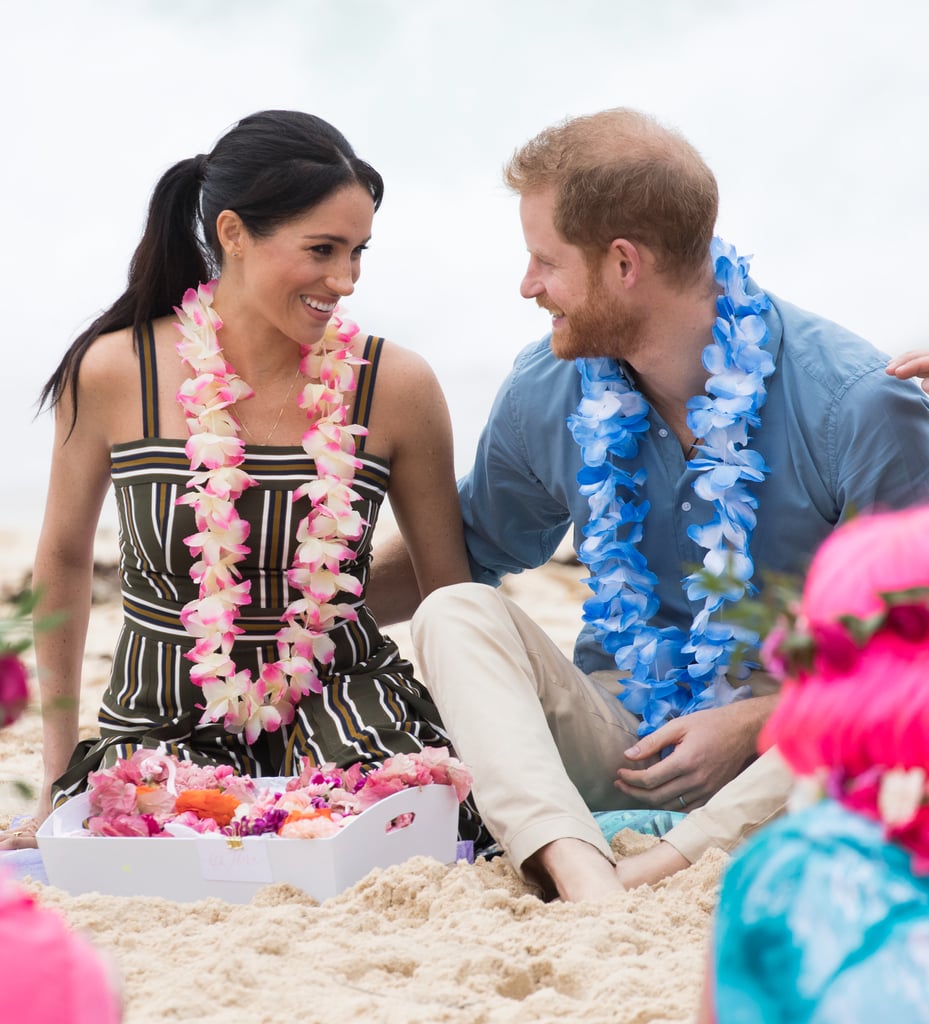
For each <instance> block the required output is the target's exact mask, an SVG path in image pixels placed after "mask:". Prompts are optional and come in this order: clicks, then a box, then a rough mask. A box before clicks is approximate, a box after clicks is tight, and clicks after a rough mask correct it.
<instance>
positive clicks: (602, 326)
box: [369, 109, 929, 899]
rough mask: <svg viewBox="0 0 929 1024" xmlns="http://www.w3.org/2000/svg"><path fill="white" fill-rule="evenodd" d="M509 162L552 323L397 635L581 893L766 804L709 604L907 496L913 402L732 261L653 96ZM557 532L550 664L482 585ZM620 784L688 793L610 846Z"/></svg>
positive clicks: (386, 563) (754, 682)
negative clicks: (578, 594) (568, 592)
mask: <svg viewBox="0 0 929 1024" xmlns="http://www.w3.org/2000/svg"><path fill="white" fill-rule="evenodd" d="M506 181H507V184H508V185H509V186H510V187H511V188H512V189H513V190H514V191H515V192H516V193H517V194H518V195H519V197H520V217H521V220H522V227H523V233H524V236H525V239H526V245H527V249H528V251H529V266H528V269H527V271H526V275H525V277H524V279H523V282H522V286H521V292H522V295H523V296H524V297H525V298H530V299H535V300H536V302H537V303H538V304H539V305H540V306H541V307H542V308H544V309H546V310H548V311H549V312H550V313H551V314H552V321H551V333H550V334H549V335H548V336H546V337H545V338H544V339H542V340H541V341H540V342H538V343H536V344H534V345H530V346H529V347H528V348H526V349H524V350H523V351H522V352H521V353H520V354H519V355H518V356H517V359H516V362H515V364H514V368H513V370H512V372H511V373H510V375H509V377H508V378H507V380H506V381H505V382H504V384H503V387H502V388H501V390H500V392H499V394H498V396H497V399H496V402H495V405H494V408H493V411H492V413H491V416H490V419H489V422H488V424H487V426H486V427H485V430H484V432H483V434H482V437H481V440H480V443H479V446H478V451H477V456H476V460H475V464H474V467H473V468H472V470H471V472H470V473H469V474H468V475H467V476H466V477H464V478H463V479H462V480H461V481H460V482H459V493H460V499H461V507H462V513H463V518H464V524H465V536H466V541H467V545H468V551H469V556H470V559H471V568H472V574H473V578H474V581H475V582H473V583H467V584H459V585H457V586H454V587H449V588H446V589H444V590H440V591H437V592H435V593H433V594H431V595H430V596H429V597H428V598H426V600H425V601H423V602H422V604H421V605H420V606H419V609H418V611H417V612H416V615H415V617H414V619H413V626H412V629H413V642H414V646H415V649H416V655H417V661H418V665H419V667H420V670H421V672H422V675H423V678H424V680H425V682H426V684H427V686H428V688H429V690H430V691H431V694H432V696H433V698H434V699H435V701H436V704H437V705H438V707H439V709H440V712H441V714H442V718H443V721H444V723H445V726H446V728H447V729H448V731H449V734H450V735H451V737H452V740H453V743H454V746H455V749H456V752H457V754H458V756H459V757H461V758H462V759H463V760H464V761H465V762H466V763H467V764H468V765H469V767H470V768H471V770H472V772H473V775H474V793H475V797H476V800H477V803H478V806H479V808H480V810H481V813H482V815H483V816H484V819H485V821H486V823H487V825H488V827H489V828H490V830H491V832H492V833H493V834H494V836H495V837H496V838H497V840H498V842H499V843H500V844H501V846H502V847H503V849H504V850H505V851H506V852H507V853H508V854H509V856H510V857H511V859H512V860H513V862H514V864H515V865H516V866H517V868H518V869H519V870H521V871H522V872H523V873H524V874H525V875H526V876H528V877H530V878H534V879H536V880H538V881H539V882H540V883H541V884H542V886H543V887H544V888H545V889H546V890H547V891H548V892H550V893H551V894H553V895H554V894H557V895H558V896H560V897H561V898H563V899H601V898H604V897H606V896H608V895H609V894H610V893H611V892H614V891H616V890H619V889H621V888H623V887H625V886H630V885H635V884H639V883H641V882H651V881H655V880H657V879H658V878H661V877H663V876H665V875H667V874H670V873H671V872H673V871H676V870H678V869H679V868H681V867H684V866H686V865H688V864H689V863H692V862H693V861H694V860H696V859H697V858H698V857H699V856H700V855H701V854H702V853H703V852H704V851H705V850H706V849H708V848H710V847H713V846H716V847H720V848H722V849H725V850H728V849H731V848H732V847H733V846H734V845H735V844H736V843H737V842H738V841H739V840H740V839H741V838H742V837H744V836H745V835H746V834H747V833H748V832H750V831H751V830H753V829H754V828H756V827H757V826H758V825H760V824H762V823H763V822H765V821H767V820H768V819H769V818H771V817H773V816H775V815H776V814H778V813H780V811H781V810H782V809H783V808H784V805H785V802H786V797H787V793H788V790H789V787H790V777H789V774H788V772H787V770H786V768H785V767H784V766H783V764H782V763H781V762H780V759H779V758H778V756H777V754H776V752H775V751H770V752H769V753H767V754H766V755H764V756H763V757H762V758H757V759H756V752H757V751H756V740H757V736H758V733H759V730H760V729H761V727H762V725H763V724H764V722H765V720H766V719H767V717H768V715H769V714H770V712H771V710H772V708H773V703H774V702H775V701H776V699H777V694H776V685H775V684H774V683H773V681H772V680H771V679H770V678H769V677H768V676H766V675H765V674H764V673H762V672H760V671H758V670H757V653H756V652H755V651H754V648H756V647H757V644H758V641H759V637H758V636H757V635H756V634H753V633H751V632H750V631H749V630H747V629H746V628H745V627H744V626H741V625H739V619H738V617H737V616H733V615H731V614H727V613H728V612H730V610H731V608H732V607H733V605H734V604H736V603H738V601H739V600H740V599H742V598H743V597H745V596H747V595H751V594H752V593H754V592H755V589H756V588H757V587H759V586H760V585H761V583H762V582H763V579H762V577H763V575H764V574H766V573H769V572H778V573H793V574H799V573H802V572H803V571H804V570H805V568H806V565H807V563H808V560H809V558H810V557H811V555H812V553H813V552H814V551H815V550H816V548H817V547H818V546H819V543H820V542H821V541H822V539H823V538H824V537H825V536H826V535H827V534H828V533H829V532H830V531H831V530H832V529H833V528H834V527H835V526H836V525H837V524H838V523H839V522H841V521H842V520H843V519H845V518H847V517H848V516H850V515H852V514H853V513H855V512H863V511H865V510H868V509H871V508H874V507H881V508H891V507H900V506H904V505H908V504H911V503H914V502H916V501H918V500H921V499H924V498H925V497H927V496H929V399H927V397H926V395H924V394H922V393H921V392H920V391H919V389H918V388H916V387H913V386H911V385H909V384H901V383H899V382H896V381H894V380H891V379H890V377H889V376H888V375H887V374H886V373H885V365H886V363H887V357H886V356H884V355H882V354H881V353H880V352H878V351H877V350H876V349H874V348H873V347H872V346H871V345H869V344H868V343H867V342H865V341H863V340H862V339H860V338H857V337H855V336H854V335H852V334H850V333H849V332H848V331H845V330H844V329H842V328H841V327H838V326H837V325H835V324H832V323H829V322H828V321H825V320H823V319H822V318H820V317H817V316H815V315H813V314H811V313H807V312H805V311H803V310H800V309H797V308H796V307H794V306H791V305H790V304H789V303H786V302H782V301H781V300H780V299H777V298H775V297H773V296H769V295H767V294H765V292H763V291H762V290H761V289H760V288H759V287H758V286H757V285H756V284H755V283H754V282H753V281H752V280H751V279H750V278H749V277H748V261H747V260H746V259H744V258H743V257H740V256H738V255H737V254H736V252H735V250H734V249H733V248H732V247H731V246H728V245H726V244H725V243H724V242H722V241H721V240H719V239H716V238H714V237H713V229H714V225H715V221H716V215H717V202H718V199H717V188H716V181H715V178H714V176H713V174H712V172H711V171H710V169H709V168H708V167H707V166H706V164H705V163H704V161H703V160H702V159H701V157H700V155H699V154H698V153H697V152H696V150H695V149H694V148H693V147H692V146H691V145H690V144H689V143H688V142H687V141H686V140H685V139H683V138H682V137H681V136H680V135H679V134H677V133H676V132H673V131H669V130H668V129H666V128H664V127H662V126H661V125H659V124H658V123H657V122H655V121H654V120H653V119H651V118H649V117H647V116H644V115H642V114H639V113H637V112H634V111H630V110H625V109H617V110H609V111H604V112H602V113H599V114H595V115H592V116H590V117H581V118H575V119H572V120H569V121H567V122H565V123H562V124H559V125H556V126H555V127H553V128H550V129H548V130H546V131H544V132H542V133H541V134H540V135H538V136H537V137H536V138H534V139H532V140H531V141H530V142H529V143H527V144H526V145H525V146H523V147H522V148H521V149H520V150H518V151H517V153H516V154H515V155H514V157H513V158H512V160H511V161H510V163H509V165H508V167H507V169H506ZM569 528H571V529H573V537H574V544H575V549H576V550H577V552H578V556H579V558H580V559H581V560H582V561H583V562H584V563H585V564H586V565H587V566H588V568H589V570H590V574H589V575H590V578H589V581H588V582H589V586H590V588H591V591H592V596H591V598H590V599H588V601H587V602H585V604H584V609H583V616H582V617H583V623H584V625H583V628H582V630H581V632H580V635H579V637H578V641H577V645H576V648H575V657H574V663H573V664H572V663H571V662H570V661H568V659H566V658H565V657H564V656H563V655H562V654H561V653H560V651H559V650H558V648H557V647H556V645H555V644H554V643H553V642H552V641H551V639H550V638H548V637H547V636H546V635H545V633H544V631H543V630H542V629H541V628H540V627H539V626H538V625H537V624H535V623H534V622H533V621H532V620H531V619H530V618H529V617H528V616H527V615H526V614H525V613H524V612H523V611H522V610H521V609H520V608H519V607H518V606H516V605H515V604H514V603H513V602H511V601H510V600H508V599H507V598H506V597H504V596H503V595H501V594H500V593H499V591H498V590H496V589H495V587H496V585H497V584H498V583H499V582H500V580H501V578H502V577H503V576H504V575H506V574H507V573H510V572H520V571H522V570H524V569H528V568H534V567H536V566H539V565H542V564H544V563H545V562H546V561H547V560H548V559H549V558H550V557H551V556H552V554H553V553H554V551H555V549H556V547H557V546H558V544H559V542H560V541H561V540H562V538H563V537H564V535H565V533H566V531H567V530H568V529H569ZM401 560H402V559H401V553H400V552H399V551H397V550H396V549H394V550H392V551H385V552H383V553H382V557H381V559H380V562H379V569H378V568H376V574H375V578H374V581H373V585H372V588H371V589H369V600H373V602H376V605H375V610H376V613H377V614H378V616H379V618H380V619H381V620H384V619H385V618H386V619H390V618H392V619H394V620H396V619H398V618H400V617H402V616H403V615H404V614H405V613H406V612H411V611H412V610H413V608H414V607H415V606H416V603H417V601H418V592H417V589H416V585H415V577H414V575H413V574H411V573H410V572H409V571H407V572H406V575H405V576H404V575H403V569H402V568H401V565H400V563H401ZM375 564H376V566H378V563H375ZM746 647H747V648H748V649H749V650H750V652H751V653H750V654H749V655H748V657H747V659H745V658H743V652H744V650H745V649H746ZM620 808H663V809H666V810H672V811H676V812H682V811H683V812H687V816H686V818H684V819H683V820H682V821H681V822H680V823H679V824H677V825H676V826H675V827H674V828H673V829H672V830H671V831H670V832H669V833H668V834H667V835H666V836H665V837H664V841H663V842H662V843H660V844H658V845H657V846H656V847H654V848H653V849H652V850H650V851H648V852H647V853H645V854H642V855H640V856H639V857H637V858H628V859H626V860H624V861H621V862H620V863H619V864H616V863H615V858H614V856H613V854H612V852H611V850H610V847H609V844H608V843H607V842H606V841H605V840H604V838H603V835H602V833H601V830H600V829H599V827H598V825H597V822H596V820H595V818H594V817H593V815H592V813H591V811H603V810H612V809H620Z"/></svg>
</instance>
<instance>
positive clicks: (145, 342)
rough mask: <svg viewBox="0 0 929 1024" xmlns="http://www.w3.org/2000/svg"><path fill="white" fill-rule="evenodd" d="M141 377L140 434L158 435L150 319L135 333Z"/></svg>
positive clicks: (154, 368)
mask: <svg viewBox="0 0 929 1024" xmlns="http://www.w3.org/2000/svg"><path fill="white" fill-rule="evenodd" d="M136 344H137V345H138V350H139V368H140V375H141V379H142V436H143V437H158V429H159V424H158V362H157V360H156V358H155V328H154V326H153V325H152V322H151V320H149V321H148V322H147V323H145V324H143V325H142V328H141V330H140V331H139V333H138V334H137V335H136Z"/></svg>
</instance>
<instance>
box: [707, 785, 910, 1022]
mask: <svg viewBox="0 0 929 1024" xmlns="http://www.w3.org/2000/svg"><path fill="white" fill-rule="evenodd" d="M715 970H716V993H715V996H716V1004H717V1017H718V1022H719V1024H760V1022H764V1024H771V1022H780V1021H783V1022H785V1024H786V1022H788V1021H789V1022H790V1024H807V1022H809V1024H838V1022H842V1024H854V1022H857V1021H861V1022H865V1021H867V1022H868V1024H879V1022H884V1021H886V1022H893V1024H916V1022H920V1021H926V1022H929V878H926V877H921V876H916V875H914V874H913V872H912V870H911V868H910V858H909V856H908V854H907V853H906V852H905V851H904V850H902V849H901V848H900V847H898V846H895V845H892V844H889V843H887V842H885V841H884V838H883V836H882V833H881V829H880V828H879V827H878V826H877V825H875V824H874V823H873V822H870V821H867V820H865V819H864V818H861V817H860V816H858V815H855V814H852V813H850V812H848V811H846V810H845V809H844V808H842V807H840V806H839V805H838V804H835V803H832V802H824V803H822V804H819V805H817V806H816V807H813V808H810V809H809V810H806V811H804V812H802V813H799V814H793V815H788V816H787V817H786V818H784V819H781V820H780V821H778V822H775V823H774V824H772V825H770V826H768V827H767V828H765V829H764V830H763V831H762V832H760V833H759V834H758V835H757V836H756V837H755V838H754V839H752V840H750V841H749V842H748V843H746V845H745V846H744V848H743V849H742V851H740V852H739V853H738V854H737V855H736V857H735V858H734V860H733V862H732V864H731V865H730V867H729V869H728V870H727V872H726V875H725V877H724V880H723V886H722V892H721V896H720V903H719V911H718V917H717V923H716V935H715Z"/></svg>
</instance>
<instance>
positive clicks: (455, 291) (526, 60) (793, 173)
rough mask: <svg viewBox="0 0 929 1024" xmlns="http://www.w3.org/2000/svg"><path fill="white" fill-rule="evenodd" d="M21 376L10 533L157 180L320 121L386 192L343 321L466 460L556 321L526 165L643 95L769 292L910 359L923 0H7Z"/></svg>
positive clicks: (10, 246)
mask: <svg viewBox="0 0 929 1024" xmlns="http://www.w3.org/2000/svg"><path fill="white" fill-rule="evenodd" d="M0 12H2V15H0V16H2V19H3V24H2V29H0V86H2V95H3V96H4V104H3V106H4V113H5V117H4V128H5V137H4V145H3V153H4V159H3V161H2V163H0V196H2V202H3V209H2V214H3V216H2V228H3V232H4V244H3V245H2V246H0V261H2V265H0V281H2V288H3V297H4V302H3V312H4V329H3V339H4V347H5V350H6V354H7V359H6V368H5V370H4V372H3V374H2V375H0V430H2V436H3V437H4V438H5V439H6V445H7V447H6V450H5V452H4V457H5V458H4V462H5V467H6V470H7V472H6V473H5V474H3V477H2V484H0V526H4V525H23V522H22V521H23V518H24V516H36V515H37V514H38V511H39V508H40V503H41V494H42V491H43V489H44V481H45V476H46V467H47V464H48V446H49V443H50V424H49V422H48V420H49V418H48V417H47V416H44V417H42V418H41V419H40V420H39V421H38V422H33V420H32V416H33V411H34V410H33V403H34V399H35V396H36V394H37V392H38V390H39V388H40V387H41V384H42V382H43V381H44V380H45V378H46V377H47V376H48V375H49V374H50V373H51V371H52V370H53V369H54V366H55V364H56V363H57V360H58V358H59V356H60V354H61V352H62V351H63V350H64V348H65V347H66V345H67V343H68V342H69V341H70V340H71V338H73V336H74V335H75V334H76V333H77V332H78V330H79V329H81V328H82V327H83V326H84V325H86V323H87V322H88V320H89V319H90V318H91V317H92V315H93V314H95V313H96V312H97V311H99V310H100V309H101V308H103V307H104V306H106V305H108V304H109V303H110V302H112V301H113V299H114V298H115V297H116V296H117V295H118V294H119V292H120V291H121V289H122V285H123V283H124V280H125V273H126V266H127V263H128V259H129V256H130V254H131V252H132V250H133V248H134V246H135V244H136V242H137V240H138V235H139V232H140V229H141V224H142V218H143V215H144V211H145V207H146V204H147V200H148V197H149V194H150V191H151V188H152V186H153V185H154V183H155V181H156V180H157V178H158V177H159V175H160V174H161V173H162V171H164V170H165V168H166V167H168V166H169V165H170V164H172V163H173V162H175V161H176V160H179V159H182V158H184V157H187V156H191V155H193V154H195V153H198V152H203V151H207V150H208V149H209V148H210V147H211V146H212V143H213V141H214V140H215V138H216V137H217V136H218V135H219V134H220V133H221V132H222V130H223V129H224V128H225V127H227V126H228V125H229V124H231V123H232V122H234V121H235V120H237V119H238V118H240V117H242V116H244V115H245V114H247V113H251V112H252V111H255V110H260V109H264V108H268V107H292V108H301V109H304V110H308V111H311V112H313V113H316V114H319V115H321V116H323V117H325V118H326V119H327V120H330V121H331V122H332V123H334V124H335V125H336V126H337V127H338V128H340V129H341V130H342V131H343V132H344V133H345V134H346V135H347V136H348V138H349V139H350V141H351V142H352V144H353V146H354V147H355V148H356V150H357V151H358V153H359V154H360V155H361V156H363V157H364V158H365V159H367V160H369V161H370V162H371V163H373V164H374V165H375V166H376V167H377V168H378V169H379V170H380V171H381V172H382V173H383V175H384V177H385V179H386V183H387V192H386V198H385V202H384V206H383V208H382V211H381V212H380V213H379V214H378V215H377V218H376V219H375V226H374V239H373V242H372V246H371V249H370V251H369V252H368V253H367V254H366V256H365V266H364V274H363V277H362V281H361V283H360V285H359V288H358V291H357V292H356V295H355V296H354V297H353V298H352V300H351V303H350V310H351V312H352V313H353V314H354V316H355V318H356V319H357V320H359V321H360V323H361V324H362V326H363V327H364V328H365V329H367V330H370V331H373V332H376V333H380V334H385V335H387V336H388V337H390V338H392V339H393V340H395V341H397V342H399V343H401V344H405V345H407V346H409V347H411V348H414V349H416V350H417V351H419V352H421V353H422V354H423V355H424V356H426V357H427V358H428V359H429V360H430V361H431V362H432V363H433V365H434V366H435V368H436V371H437V372H438V374H439V378H440V380H441V382H442V384H443V386H444V387H445V390H446V394H447V396H448V399H449V404H450V406H451V409H452V416H453V420H454V422H455V425H456V434H457V449H456V451H457V460H458V464H459V465H458V468H459V470H460V471H463V470H464V469H466V468H467V466H468V465H469V463H470V457H471V454H472V452H473V448H474V443H475V440H476V437H477V432H478V430H479V428H480V426H481V424H482V422H483V418H484V415H485V414H486V411H487V409H488V407H489V405H490V402H491V400H492V397H493V394H494V391H495V389H496V385H497V384H498V383H499V381H500V380H501V379H502V377H503V375H504V374H505V372H506V370H507V369H508V367H509V365H510V363H511V361H512V358H513V356H514V355H515V353H516V352H517V351H518V350H519V348H521V347H522V346H523V345H524V344H526V343H527V342H529V341H531V340H533V339H534V338H536V337H538V336H540V335H541V334H542V333H544V331H545V327H546V325H545V317H544V314H542V313H541V312H540V311H539V310H537V309H536V308H535V306H534V305H533V304H530V303H526V302H524V301H523V300H521V299H520V298H519V295H518V290H517V289H518V285H519V279H520V276H521V272H522V268H523V263H524V250H523V241H522V237H521V234H520V231H519V223H518V217H517V207H516V201H515V200H514V199H513V198H512V197H511V196H509V195H508V194H507V193H506V191H505V190H504V189H503V187H502V185H501V184H500V168H501V165H502V164H503V162H504V161H505V160H506V158H507V157H508V156H509V154H510V153H511V152H512V150H513V149H514V148H515V147H516V146H517V145H519V144H520V143H522V142H523V141H525V140H526V139H527V138H529V137H530V136H532V135H534V134H535V133H536V132H537V131H539V130H540V129H541V128H543V127H545V126H546V125H548V124H550V123H552V122H554V121H556V120H559V119H561V118H563V117H565V116H567V115H573V114H580V113H588V112H591V111H594V110H597V109H601V108H603V107H609V106H617V105H626V106H632V107H637V108H639V109H642V110H646V111H648V112H650V113H652V114H654V115H656V116H657V117H659V118H660V119H661V120H663V121H664V122H666V123H668V124H670V125H673V126H675V127H677V128H679V129H680V130H681V131H683V133H684V134H685V135H687V136H688V138H690V140H691V141H692V142H693V143H694V144H695V145H696V146H697V148H698V149H700V151H701V152H702V153H703V155H704V157H705V158H706V159H707V161H708V163H709V164H710V166H711V167H712V168H713V169H714V171H715V172H716V174H717V177H718V178H719V183H720V191H721V212H720V223H719V232H720V233H721V234H722V235H723V236H724V237H725V238H726V239H727V240H728V241H731V242H733V243H735V244H736V245H737V247H738V248H739V250H740V251H741V252H744V253H754V254H755V259H754V262H753V274H754V276H755V277H756V278H757V279H758V280H759V282H760V283H761V284H762V285H764V286H765V287H767V288H768V289H769V290H771V291H773V292H775V293H776V294H778V295H780V296H782V297H783V298H787V299H789V300H791V301H793V302H795V303H798V304H800V305H803V306H806V307H807V308H812V309H814V310H816V311H817V312H821V313H823V314H825V315H827V316H829V317H830V318H832V319H835V320H838V321H840V322H841V323H843V324H845V325H846V326H848V327H850V328H852V329H853V330H855V331H857V332H858V333H860V334H863V335H864V336H866V337H867V338H869V339H870V340H872V341H873V342H874V343H875V344H877V345H878V346H879V347H880V348H882V349H883V350H885V351H887V352H890V353H897V352H900V351H903V350H904V349H905V348H910V347H914V346H921V345H929V331H927V329H926V326H925V319H926V317H925V313H924V310H923V305H922V303H921V302H920V301H919V296H920V295H923V294H924V293H925V284H924V280H925V277H926V270H927V259H926V255H925V248H924V245H925V238H926V235H927V228H929V210H927V202H926V198H925V193H926V188H927V182H929V138H927V127H926V123H927V115H926V107H927V101H929V59H927V55H926V44H927V41H929V5H925V4H922V3H914V2H913V0H884V2H882V3H880V4H875V3H863V2H857V0H769V2H767V3H765V4H748V3H744V2H729V0H692V2H685V0H650V2H641V0H639V2H636V3H632V2H628V0H571V2H570V3H568V2H566V0H510V2H507V0H497V2H493V0H468V2H462V3H451V2H441V0H434V2H428V0H325V2H323V0H260V2H259V0H200V2H198V0H186V2H183V0H135V2H130V0H121V2H115V0H70V2H66V0H61V2H53V0H29V2H28V3H25V2H16V3H14V2H11V0H0Z"/></svg>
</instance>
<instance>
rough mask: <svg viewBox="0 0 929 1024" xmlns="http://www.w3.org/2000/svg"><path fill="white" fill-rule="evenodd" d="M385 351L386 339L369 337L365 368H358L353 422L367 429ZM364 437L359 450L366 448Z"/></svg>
mask: <svg viewBox="0 0 929 1024" xmlns="http://www.w3.org/2000/svg"><path fill="white" fill-rule="evenodd" d="M383 349H384V339H383V338H376V337H374V335H368V340H367V341H366V342H365V347H364V358H365V359H366V360H367V362H366V363H365V365H364V366H360V367H359V368H358V379H357V380H356V382H355V411H354V415H353V417H352V422H353V423H357V424H358V425H359V426H362V427H366V426H367V425H368V419H369V417H370V416H371V404H372V401H373V399H374V380H375V378H376V377H377V366H378V363H379V362H380V359H381V353H382V352H383ZM364 443H365V438H364V435H362V436H361V437H359V438H358V439H357V448H358V449H362V448H364Z"/></svg>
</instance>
